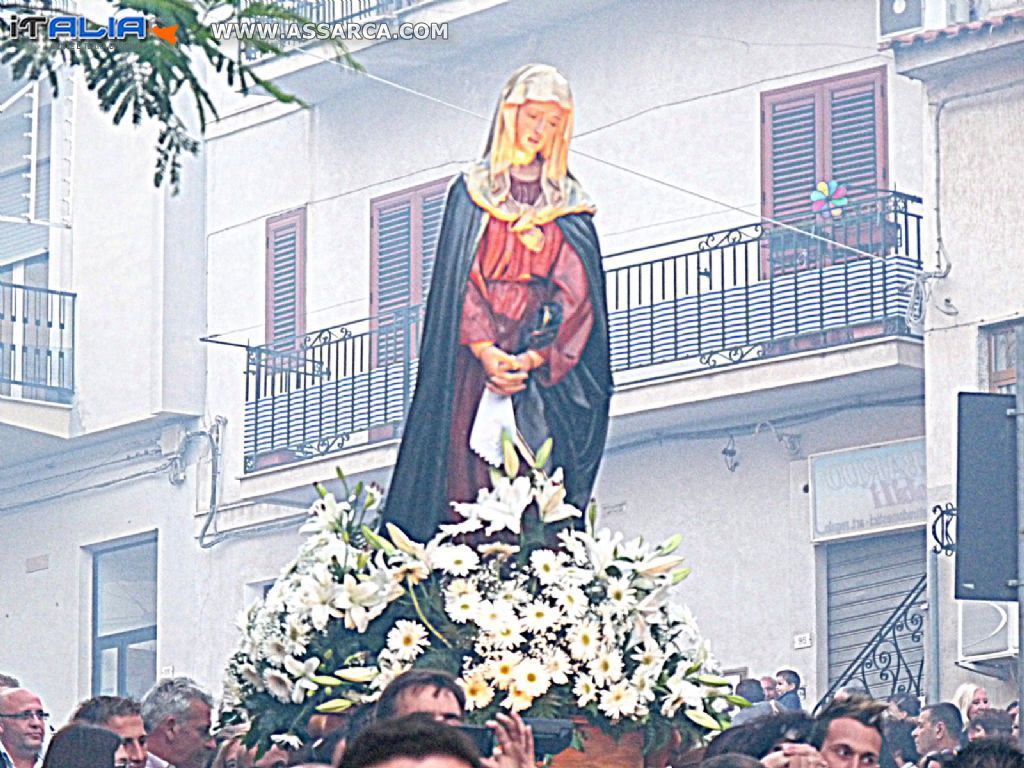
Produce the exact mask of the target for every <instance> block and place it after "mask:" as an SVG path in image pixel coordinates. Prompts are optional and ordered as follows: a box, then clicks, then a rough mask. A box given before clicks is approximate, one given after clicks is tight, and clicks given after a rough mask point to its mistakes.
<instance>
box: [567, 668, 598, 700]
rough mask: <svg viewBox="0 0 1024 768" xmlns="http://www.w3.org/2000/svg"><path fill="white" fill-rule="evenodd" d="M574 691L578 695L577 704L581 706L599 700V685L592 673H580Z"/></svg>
mask: <svg viewBox="0 0 1024 768" xmlns="http://www.w3.org/2000/svg"><path fill="white" fill-rule="evenodd" d="M572 693H573V695H574V696H575V697H576V704H577V705H579V706H581V707H585V706H587V704H589V703H590V702H592V701H597V686H596V685H594V680H593V678H592V677H590V675H579V676H578V677H577V678H576V685H574V686H573V687H572Z"/></svg>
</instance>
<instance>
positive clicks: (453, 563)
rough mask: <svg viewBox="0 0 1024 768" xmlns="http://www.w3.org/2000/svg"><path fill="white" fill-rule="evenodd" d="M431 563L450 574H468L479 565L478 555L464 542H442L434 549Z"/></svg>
mask: <svg viewBox="0 0 1024 768" xmlns="http://www.w3.org/2000/svg"><path fill="white" fill-rule="evenodd" d="M431 563H432V564H433V565H434V567H436V568H440V569H441V570H442V571H444V572H445V573H450V574H451V575H452V576H468V575H469V574H470V572H471V571H473V570H474V569H476V568H477V567H479V565H480V556H479V555H477V553H476V552H474V551H473V548H472V547H470V546H467V545H466V544H442V545H441V546H439V547H438V548H437V549H436V550H435V551H434V553H433V555H432V557H431Z"/></svg>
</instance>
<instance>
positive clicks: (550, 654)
mask: <svg viewBox="0 0 1024 768" xmlns="http://www.w3.org/2000/svg"><path fill="white" fill-rule="evenodd" d="M541 658H543V659H544V669H546V670H547V671H548V674H549V675H551V682H552V683H554V684H555V685H565V684H566V683H568V682H569V673H570V672H571V671H572V661H571V660H570V659H569V654H567V653H566V652H565V651H563V650H562V649H561V648H547V649H545V650H544V653H543V654H541Z"/></svg>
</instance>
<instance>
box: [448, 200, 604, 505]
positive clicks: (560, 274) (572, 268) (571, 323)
mask: <svg viewBox="0 0 1024 768" xmlns="http://www.w3.org/2000/svg"><path fill="white" fill-rule="evenodd" d="M531 193H532V196H531ZM537 193H539V185H537V184H536V183H534V184H522V183H517V182H515V181H513V185H512V194H513V196H514V197H515V198H516V199H518V200H524V199H536V196H537ZM541 230H542V231H543V233H544V242H543V245H542V247H541V249H540V251H537V252H533V251H531V250H529V249H528V248H527V247H526V246H525V245H523V243H522V241H521V240H520V239H519V238H518V237H517V236H516V234H515V233H514V232H512V230H511V226H510V224H509V222H505V221H501V220H500V219H497V218H494V217H492V218H491V219H490V220H489V221H488V223H487V229H486V231H485V232H484V236H483V237H482V238H481V240H480V246H479V248H478V250H477V253H476V259H475V260H474V262H473V266H472V268H471V270H470V275H469V280H468V281H467V282H466V294H465V300H464V303H463V307H462V321H461V326H460V338H459V342H460V345H461V346H460V347H459V352H458V356H457V358H456V362H455V393H454V401H453V412H452V423H451V435H450V438H451V439H450V440H449V443H448V493H447V496H448V499H449V501H474V500H475V499H476V496H477V491H478V490H479V489H480V488H489V487H490V474H489V472H488V465H487V463H486V462H484V460H483V459H481V458H480V457H479V456H477V455H476V454H475V453H473V451H472V450H470V448H469V432H470V429H471V428H472V425H473V419H474V417H475V416H476V409H477V404H478V403H479V402H480V396H481V394H483V391H484V389H485V386H486V383H487V375H486V374H485V373H484V369H483V366H482V365H481V364H480V361H479V360H477V359H476V357H475V356H474V355H473V353H472V352H471V351H470V349H469V346H468V345H469V344H472V343H474V342H478V341H493V342H494V343H495V344H497V345H498V346H499V347H500V348H501V349H503V350H504V351H505V352H508V353H510V354H518V353H520V352H522V351H523V350H522V349H521V348H520V339H521V334H522V330H523V327H524V326H526V325H528V324H529V323H531V322H532V320H533V318H534V317H535V315H536V313H537V310H538V308H539V307H540V305H541V304H543V303H544V302H548V301H555V302H557V303H558V304H560V305H561V307H562V325H561V327H560V328H559V330H558V334H557V336H556V338H555V341H554V342H553V343H552V344H551V345H550V346H548V347H544V348H542V349H539V350H537V351H538V352H539V353H540V355H541V356H542V357H543V358H544V360H545V363H544V365H543V366H541V367H539V368H536V369H534V370H533V371H531V372H530V374H529V375H530V376H531V377H535V378H536V380H537V382H538V383H539V384H540V385H541V386H552V385H553V384H557V383H558V382H559V381H560V380H561V379H562V377H564V376H565V375H566V373H568V371H569V370H570V369H571V368H572V367H573V366H574V365H576V362H577V361H578V360H579V356H580V354H581V353H582V352H583V348H584V346H586V343H587V339H588V338H589V336H590V330H591V328H592V327H593V324H594V314H593V308H592V307H591V304H590V300H589V297H588V293H587V278H586V274H585V273H584V271H583V265H582V263H581V262H580V259H579V257H578V256H577V255H576V251H575V250H573V248H572V247H571V246H570V245H569V244H568V243H567V242H565V240H564V238H563V237H562V231H561V230H560V229H559V228H558V223H557V221H552V222H549V223H547V224H544V225H542V226H541Z"/></svg>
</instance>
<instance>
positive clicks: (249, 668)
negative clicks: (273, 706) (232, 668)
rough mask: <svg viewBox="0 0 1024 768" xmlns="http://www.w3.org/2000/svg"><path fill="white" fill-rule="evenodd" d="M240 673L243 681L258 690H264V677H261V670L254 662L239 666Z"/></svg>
mask: <svg viewBox="0 0 1024 768" xmlns="http://www.w3.org/2000/svg"><path fill="white" fill-rule="evenodd" d="M238 675H239V677H241V679H242V680H243V682H246V683H248V684H249V685H251V686H252V687H253V688H255V689H256V690H257V691H262V690H263V678H262V677H260V673H259V671H258V670H257V669H256V667H254V666H253V665H252V664H243V665H242V666H241V667H239V668H238Z"/></svg>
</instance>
